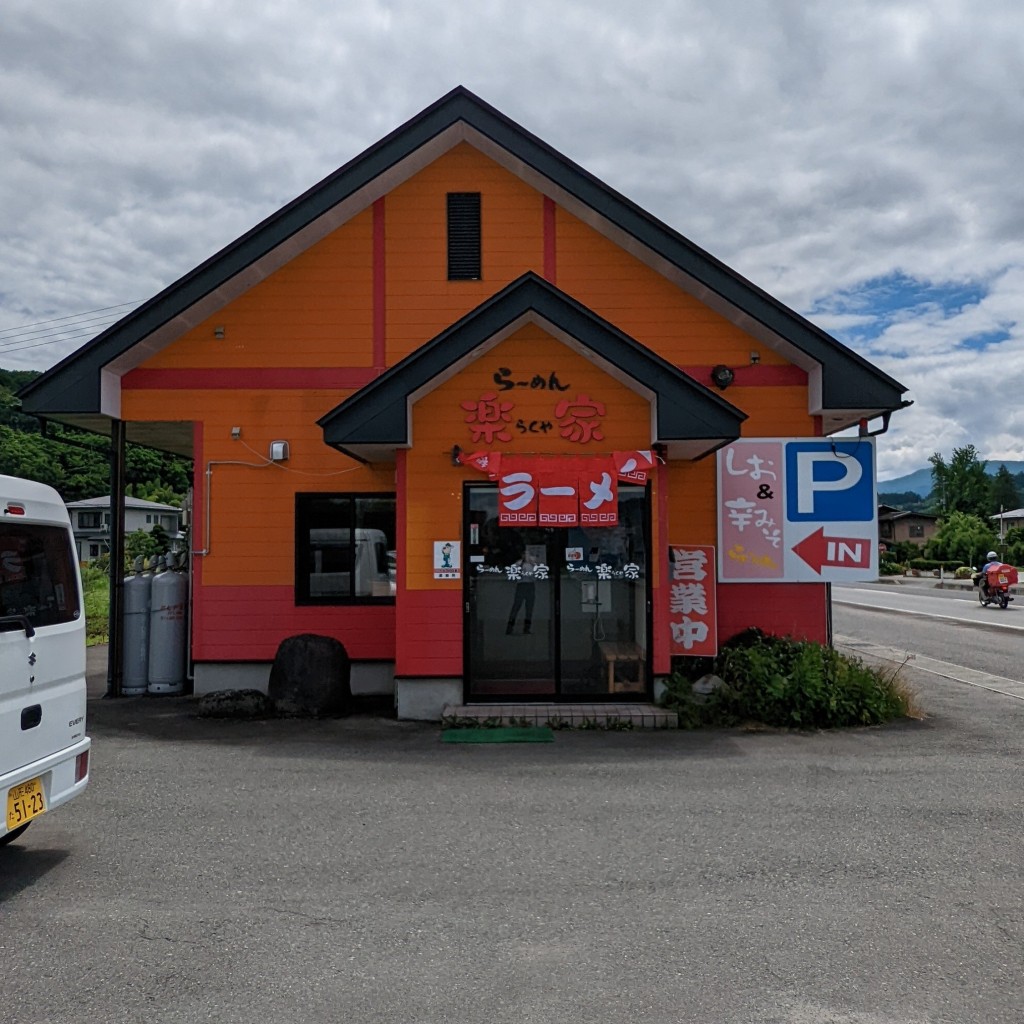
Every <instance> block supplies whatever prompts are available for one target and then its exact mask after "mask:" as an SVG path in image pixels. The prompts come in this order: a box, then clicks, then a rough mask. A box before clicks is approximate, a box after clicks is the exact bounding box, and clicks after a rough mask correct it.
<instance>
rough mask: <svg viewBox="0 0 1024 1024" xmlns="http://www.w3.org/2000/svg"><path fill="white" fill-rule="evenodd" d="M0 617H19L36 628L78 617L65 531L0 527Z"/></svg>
mask: <svg viewBox="0 0 1024 1024" xmlns="http://www.w3.org/2000/svg"><path fill="white" fill-rule="evenodd" d="M0 614H3V615H24V616H25V617H26V618H27V619H28V620H29V622H31V623H32V625H33V626H35V627H37V628H38V627H39V626H52V625H55V624H56V623H60V622H71V621H73V620H74V619H77V618H78V617H79V615H81V608H80V607H79V604H78V577H77V575H76V574H75V559H74V552H73V550H72V547H71V538H70V536H69V535H68V532H67V530H65V529H63V528H62V527H59V526H34V525H31V524H28V523H10V522H5V523H3V525H2V526H0ZM0 628H5V627H3V626H0Z"/></svg>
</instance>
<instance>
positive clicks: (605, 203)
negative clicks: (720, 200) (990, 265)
mask: <svg viewBox="0 0 1024 1024" xmlns="http://www.w3.org/2000/svg"><path fill="white" fill-rule="evenodd" d="M460 121H462V122H464V123H466V124H467V125H469V126H471V127H473V128H474V129H476V130H477V131H478V132H480V133H481V134H482V135H484V136H486V137H488V138H490V139H491V140H492V141H493V142H495V143H496V144H497V145H498V146H500V147H502V148H503V149H505V150H506V151H508V152H509V153H511V154H512V155H513V156H515V157H516V158H517V159H518V160H521V161H522V162H523V163H524V164H526V165H528V166H530V167H532V168H534V170H536V171H537V172H538V173H540V174H541V175H542V176H544V177H547V178H549V179H550V180H551V181H552V182H553V183H554V184H555V185H557V186H558V187H559V188H561V189H563V190H564V191H565V192H567V193H569V194H571V195H573V196H574V197H576V198H577V199H578V200H579V201H580V202H582V203H583V204H585V205H586V206H589V207H591V208H592V209H594V210H595V211H596V212H597V213H599V214H600V215H601V216H603V217H605V218H607V220H608V221H610V222H611V223H612V224H615V225H617V226H618V227H619V228H621V229H622V230H623V231H625V232H627V233H628V234H630V235H633V236H634V237H636V238H637V239H638V240H639V241H641V242H642V243H643V244H644V245H645V246H647V247H649V248H650V249H651V250H652V251H654V252H655V253H658V254H659V255H661V256H662V257H664V258H665V259H666V260H668V261H669V262H670V263H672V264H674V265H675V266H677V267H678V268H679V269H680V270H681V271H683V272H684V273H685V274H687V275H689V276H690V277H692V278H693V279H694V280H696V281H697V282H699V283H700V284H701V285H702V286H703V287H705V288H707V289H709V290H711V291H713V292H715V293H716V294H718V295H719V296H721V297H722V298H723V299H724V300H726V301H727V302H728V303H729V304H731V305H733V306H734V307H735V308H737V309H739V310H741V311H742V312H744V313H746V314H747V315H748V316H750V317H751V318H753V319H754V320H756V321H758V322H759V323H761V324H763V325H764V326H765V327H767V328H768V329H769V330H770V331H772V332H774V333H775V334H777V335H779V336H780V337H782V338H784V339H786V340H787V341H788V342H790V343H791V344H793V345H794V346H796V347H797V348H798V349H800V350H801V351H803V352H805V353H806V354H807V355H808V356H810V357H811V358H812V359H814V360H815V361H817V362H819V363H820V364H821V365H822V367H823V381H822V404H823V407H824V408H830V409H844V408H859V409H860V408H879V409H896V408H898V407H899V406H900V403H901V396H902V394H903V392H904V391H906V388H905V387H903V386H902V385H901V384H899V382H897V381H895V380H893V379H892V378H891V377H889V376H888V375H887V374H885V373H883V372H882V371H881V370H879V369H878V368H876V367H875V366H873V365H872V364H871V363H869V362H868V361H867V360H866V359H864V358H862V357H861V356H860V355H858V354H857V353H856V352H854V351H852V350H851V349H848V348H846V346H844V345H842V344H841V343H840V342H839V341H837V340H836V339H835V338H833V337H831V336H830V335H829V334H826V333H825V332H824V331H822V330H821V329H820V328H818V327H816V326H815V325H814V324H812V323H811V322H810V321H808V320H806V319H805V318H804V317H802V316H800V315H799V314H798V313H796V312H794V311H793V310H791V309H789V308H788V307H786V306H785V305H783V304H782V303H781V302H779V301H778V300H776V299H774V298H772V297H771V296H770V295H769V294H768V293H767V292H764V291H762V290H761V289H760V288H758V287H757V286H756V285H754V284H752V283H751V282H750V281H748V280H746V279H745V278H743V277H742V276H740V275H739V274H737V273H736V272H735V271H733V270H731V269H730V268H729V267H727V266H726V265H725V264H724V263H722V262H721V261H719V260H718V259H716V258H715V257H713V256H711V255H710V254H709V253H707V252H705V251H704V250H703V249H701V248H700V247H699V246H697V245H695V244H694V243H692V242H690V241H689V240H688V239H686V238H684V237H683V236H682V235H680V234H679V233H678V232H676V231H674V230H673V229H672V228H669V227H668V226H667V225H665V224H663V223H662V222H661V221H659V220H657V219H656V218H655V217H653V216H651V215H650V214H648V213H646V212H645V211H644V210H642V209H641V208H640V207H639V206H637V205H636V204H635V203H633V202H632V201H630V200H629V199H627V198H625V197H624V196H622V195H621V194H620V193H618V192H616V191H615V190H614V189H612V188H610V187H609V186H607V185H605V184H604V183H603V182H601V181H600V180H599V179H598V178H596V177H594V175H592V174H591V173H590V172H588V171H586V170H584V169H583V168H582V167H580V166H579V165H578V164H575V163H574V162H573V161H571V160H569V159H568V158H567V157H565V156H563V155H562V154H560V153H559V152H557V151H556V150H555V149H553V148H552V147H551V146H549V145H548V144H547V143H545V142H543V141H542V140H541V139H539V138H538V137H536V136H535V135H533V134H531V133H530V132H528V131H526V130H525V129H524V128H522V127H521V126H520V125H518V124H516V123H515V122H514V121H512V120H511V119H510V118H508V117H506V116H505V115H504V114H502V113H501V112H500V111H498V110H497V109H495V108H494V107H492V106H490V105H489V104H487V103H485V102H484V101H483V100H481V99H480V98H479V97H477V96H475V95H474V94H473V93H471V92H470V91H469V90H468V89H465V88H464V87H462V86H459V87H457V88H455V89H453V90H452V91H451V92H449V93H448V94H447V95H446V96H443V97H442V98H441V99H439V100H438V101H436V102H435V103H433V104H431V105H430V106H429V107H427V108H426V109H425V110H423V111H422V112H421V113H419V114H417V115H416V116H415V117H413V118H411V119H410V120H409V121H407V122H406V123H405V124H403V125H402V126H401V127H399V128H397V129H395V130H394V131H393V132H391V133H390V134H389V135H387V136H385V137H384V138H383V139H381V140H380V141H379V142H377V143H375V144H374V145H372V146H370V148H369V149H367V150H365V151H364V152H363V153H362V154H361V155H359V156H357V157H355V158H354V159H352V160H350V161H349V162H348V163H346V164H345V165H343V166H342V167H340V168H339V169H338V170H337V171H335V172H333V173H332V174H330V175H328V176H327V177H326V178H324V179H323V180H322V181H321V182H319V183H318V184H316V185H314V186H313V187H312V188H310V189H309V190H307V191H306V192H304V193H303V194H302V195H300V196H298V197H297V198H296V199H294V200H292V201H291V202H290V203H288V204H287V205H286V206H284V207H282V209H280V210H279V211H277V212H276V213H274V214H272V215H271V216H270V217H268V218H267V219H266V220H264V221H262V222H261V223H260V224H258V225H256V226H255V227H254V228H252V229H251V230H249V231H248V232H246V233H245V234H244V235H242V236H241V237H240V238H238V239H237V240H236V241H234V242H232V243H231V244H230V245H228V246H226V247H225V248H223V249H221V250H220V252H218V253H216V254H215V255H214V256H211V257H210V258H209V259H208V260H206V261H205V262H204V263H202V264H200V265H199V266H198V267H196V268H195V269H194V270H192V271H190V272H189V273H188V274H186V275H185V276H184V277H182V278H181V279H180V280H178V281H177V282H175V283H174V284H172V285H170V286H169V287H168V288H165V289H164V290H163V291H162V292H160V293H159V294H158V295H156V296H154V297H153V298H152V299H150V300H148V301H147V302H145V303H143V304H142V305H141V306H139V307H138V308H137V309H136V310H134V311H133V312H132V313H129V314H128V315H127V316H126V317H124V318H123V319H121V320H120V321H118V322H117V323H116V324H114V325H113V326H111V327H109V328H108V329H107V330H105V331H104V332H103V333H102V334H100V335H98V336H97V337H96V338H94V339H93V340H92V341H90V342H88V343H87V344H86V345H85V346H83V347H82V348H81V349H79V350H78V351H77V352H74V353H72V354H71V355H69V356H67V357H66V358H65V359H63V360H62V361H61V362H59V363H58V364H57V365H56V366H54V367H52V368H51V369H50V370H48V371H46V373H44V374H43V375H42V376H41V377H38V378H36V380H34V381H33V382H31V383H30V384H28V385H26V386H25V388H23V389H22V391H21V392H20V393H19V394H20V395H21V397H22V399H23V405H24V408H25V410H26V411H27V412H34V413H37V414H44V413H48V412H95V411H98V410H99V403H100V384H99V377H100V374H99V371H100V369H102V367H103V366H104V365H106V364H107V363H109V362H110V361H111V360H113V359H115V358H116V357H117V356H119V355H121V354H122V353H124V352H126V351H128V350H129V349H130V348H131V347H132V346H133V345H135V344H137V343H138V342H139V341H141V340H142V339H143V338H145V337H146V336H147V335H149V334H151V333H153V332H154V331H155V330H157V329H158V328H160V327H162V326H163V325H165V324H166V323H168V322H169V321H171V320H172V319H173V318H174V317H176V316H178V315H179V314H181V313H182V312H184V311H185V310H186V309H188V308H189V307H190V306H191V305H193V304H194V303H196V302H198V301H199V300H200V299H202V298H204V297H205V296H207V295H209V294H210V293H211V292H213V291H215V290H216V289H217V288H218V287H220V286H221V285H223V284H224V283H225V282H227V281H228V280H230V279H231V278H232V277H234V276H235V275H236V274H238V273H240V272H241V271H243V270H245V269H246V268H247V267H249V266H250V265H252V264H253V263H254V262H256V261H257V260H258V259H260V258H261V257H263V256H265V255H266V254H267V253H269V252H270V251H272V250H273V249H274V248H276V247H277V246H278V245H280V244H281V243H283V242H284V241H286V240H287V239H288V238H290V237H291V236H292V235H294V234H295V233H296V232H298V231H300V230H301V229H302V228H304V227H306V226H307V225H309V224H310V223H312V222H313V221H314V220H316V219H317V218H318V217H320V216H321V215H323V214H324V213H326V212H327V211H328V210H330V209H331V208H332V207H334V206H336V205H337V204H338V203H339V202H341V201H343V200H344V199H345V198H347V197H349V196H351V195H352V194H353V193H355V192H356V191H358V190H359V189H360V188H362V187H364V186H365V185H367V184H369V183H370V182H371V181H373V180H374V179H375V178H377V177H378V176H379V175H381V174H382V173H383V172H385V171H386V170H387V169H388V168H390V167H392V166H394V165H395V164H397V163H399V162H400V161H401V160H403V159H404V158H406V157H408V156H409V155H410V154H412V153H413V152H415V151H416V150H417V149H418V148H419V147H421V146H422V145H424V144H425V143H427V142H428V141H429V140H430V139H432V138H434V137H435V136H437V135H438V134H439V133H441V132H442V131H444V130H445V129H447V128H449V127H451V126H452V125H454V124H456V123H457V122H460Z"/></svg>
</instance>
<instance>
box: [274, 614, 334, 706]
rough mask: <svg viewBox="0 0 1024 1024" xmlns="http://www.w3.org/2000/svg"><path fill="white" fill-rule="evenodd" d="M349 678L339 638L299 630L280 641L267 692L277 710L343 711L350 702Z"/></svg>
mask: <svg viewBox="0 0 1024 1024" xmlns="http://www.w3.org/2000/svg"><path fill="white" fill-rule="evenodd" d="M351 678H352V666H351V663H350V662H349V657H348V652H347V651H346V650H345V647H344V645H343V644H342V643H341V642H340V641H339V640H335V639H334V638H333V637H329V636H318V635H317V634H316V633H302V634H300V635H299V636H290V637H288V638H287V639H286V640H282V641H281V644H280V646H279V647H278V649H277V654H276V656H275V657H274V664H273V666H272V667H271V669H270V684H269V686H268V687H267V693H268V694H269V696H270V699H271V700H272V701H273V702H274V706H275V707H276V708H277V712H278V714H282V715H300V716H304V717H305V716H311V717H313V718H326V717H332V716H336V715H347V714H348V713H349V711H350V710H351V705H352V685H351Z"/></svg>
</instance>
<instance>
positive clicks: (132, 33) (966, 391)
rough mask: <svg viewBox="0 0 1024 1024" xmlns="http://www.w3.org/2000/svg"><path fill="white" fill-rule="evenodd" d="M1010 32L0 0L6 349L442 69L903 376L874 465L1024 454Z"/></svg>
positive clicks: (941, 3)
mask: <svg viewBox="0 0 1024 1024" xmlns="http://www.w3.org/2000/svg"><path fill="white" fill-rule="evenodd" d="M1022 40H1024V6H1022V5H1021V4H1020V3H1019V0H982V2H980V3H979V2H978V0H921V2H918V0H910V2H898V0H878V2H874V0H844V2H843V3H839V2H836V0H635V2H634V3H632V4H623V3H622V2H621V0H615V2H611V0H585V2H576V0H546V2H544V3H531V2H530V0H474V2H473V3H468V2H466V0H462V2H460V0H455V2H452V0H446V2H443V3H442V2H439V0H345V2H343V3H338V2H336V0H297V2H291V0H263V2H261V3H253V2H252V0H244V2H243V0H164V2H163V3H160V4H148V3H140V2H139V0H102V2H97V3H83V2H81V0H48V2H46V3H40V2H39V0H4V3H3V7H2V10H0V154H2V158H0V366H2V367H4V368H6V369H15V368H35V369H45V368H47V367H49V366H52V365H53V364H54V363H55V362H57V361H58V359H60V358H61V357H63V356H64V355H66V354H67V353H68V352H70V351H72V350H73V349H75V348H77V347H78V346H79V345H81V344H83V343H84V342H85V341H87V340H88V339H89V338H90V337H91V336H92V335H93V334H94V333H95V332H96V331H97V330H98V329H100V328H102V327H103V326H105V325H106V324H108V323H110V322H112V321H113V319H116V318H117V317H118V316H120V315H122V314H123V313H125V312H127V311H128V310H129V309H130V308H131V307H132V306H133V305H134V304H136V303H138V302H140V301H142V300H143V299H146V298H148V297H150V296H151V295H153V294H154V293H155V292H157V291H158V290H160V289H161V288H163V287H164V286H166V285H167V284H170V283H171V282H172V281H174V280H176V279H177V278H178V277H180V276H181V275H182V274H183V273H185V272H187V271H188V270H190V269H192V267H194V266H195V265H197V264H198V263H200V262H201V261H202V260H203V259H205V258H206V257H207V256H209V255H211V254H212V253H213V252H215V251H216V250H218V249H219V248H221V247H222V246H223V245H225V244H227V243H228V242H230V241H232V240H233V239H235V238H236V237H237V236H238V235H240V234H242V233H243V232H244V231H245V230H246V229H248V228H249V227H251V226H252V225H254V224H255V223H257V222H258V221H260V220H262V219H263V218H264V217H265V216H267V215H268V214H270V213H272V212H274V211H275V210H277V209H278V208H279V207H281V206H282V205H283V204H284V203H286V202H287V201H288V200H290V199H292V198H294V197H295V196H296V195H298V194H299V193H300V192H302V191H304V190H305V189H306V188H308V187H309V186H310V185H312V184H314V183H315V182H317V181H318V180H320V178H322V177H323V176H324V175H326V174H328V173H330V172H331V171H332V170H334V169H335V168H336V167H338V166H340V165H341V164H342V163H344V162H346V161H347V160H349V159H350V158H351V157H353V156H355V155H357V154H358V153H359V152H361V151H362V150H363V149H365V148H366V147H367V146H368V145H370V144H371V143H373V142H375V141H376V140H377V139H379V138H380V137H381V136H383V135H384V134H386V133H387V132H389V131H391V130H392V129H393V128H395V127H397V126H398V125H399V124H401V123H402V122H403V121H405V120H406V119H407V118H409V117H411V116H412V115H414V114H416V113H418V112H419V111H420V110H421V109H422V108H423V107H425V106H427V105H428V104H429V103H431V102H433V101H434V100H435V99H437V98H438V97H440V96H441V95H443V94H444V93H446V92H447V91H448V90H449V89H451V88H452V87H453V86H455V85H459V84H461V85H464V86H466V87H467V88H469V89H471V90H473V91H474V92H476V93H477V94H478V95H480V96H481V97H482V98H483V99H485V100H487V101H488V102H490V103H492V104H493V105H495V106H497V107H498V108H499V109H501V110H502V111H504V112H505V113H506V114H508V115H509V116H510V117H512V118H513V119H514V120H516V121H518V122H519V123H520V124H521V125H523V126H524V127H525V128H527V129H529V130H530V131H532V132H534V133H536V134H537V135H540V136H541V137H542V138H543V139H545V140H546V141H547V142H548V143H550V144H551V145H552V146H554V147H555V148H556V149H558V150H560V151H561V152H562V153H564V154H566V155H567V156H569V157H571V158H572V159H574V160H576V161H577V162H579V163H581V164H582V165H583V166H584V167H586V168H587V169H588V170H590V171H592V172H593V173H595V174H597V175H598V176H599V177H600V178H602V179H603V180H604V181H606V182H607V183H608V184H610V185H611V186H613V187H614V188H616V189H618V190H619V191H621V192H623V193H625V194H626V195H627V196H628V197H629V198H631V199H633V200H634V201H636V202H637V203H639V204H640V205H641V206H643V207H645V208H646V209H648V210H649V211H650V212H651V213H653V214H655V215H656V216H658V217H660V218H661V219H662V220H664V221H666V222H667V223H668V224H670V225H671V226H672V227H674V228H676V229H677V230H679V231H681V232H682V233H683V234H684V235H686V236H688V237H689V238H690V239H692V240H693V241H694V242H696V243H697V244H699V245H701V246H703V247H704V248H706V249H708V250H709V251H710V252H712V253H713V254H714V255H715V256H717V257H719V258H720V259H722V260H724V261H725V262H726V263H728V264H729V265H730V266H732V267H733V268H735V269H736V270H738V271H739V272H740V273H742V274H744V275H746V276H747V277H749V278H750V279H751V280H753V281H754V282H755V283H756V284H759V285H760V286H761V287H763V288H765V289H766V290H767V291H769V292H771V293H772V294H774V295H775V296H777V297H778V298H779V299H781V300H782V301H784V302H786V303H788V304H789V305H790V306H792V307H793V308H794V309H796V310H798V311H800V312H801V313H803V314H805V315H806V316H808V317H810V318H811V319H812V320H814V321H815V322H816V323H818V324H819V325H820V326H822V327H824V328H825V329H826V330H829V331H831V332H832V333H833V334H834V335H835V336H836V337H838V338H839V339H840V340H842V341H843V342H845V343H846V344H848V345H851V346H852V347H854V348H856V349H857V350H858V351H860V352H861V353H863V354H864V355H865V356H867V357H868V358H869V359H871V360H872V361H874V362H875V363H876V364H877V365H879V366H880V367H882V368H883V369H884V370H886V371H887V372H888V373H890V374H891V375H892V376H894V377H896V378H897V379H898V380H900V381H901V382H902V383H904V384H905V385H907V387H908V388H909V396H908V397H910V398H912V399H913V400H914V402H915V405H914V406H913V408H912V409H910V410H908V411H905V412H901V413H898V414H896V415H894V417H893V420H892V426H891V428H890V430H889V433H888V434H887V435H885V437H883V438H880V439H879V477H880V478H881V479H882V480H885V479H891V478H893V477H896V476H899V475H901V474H903V473H906V472H910V471H912V470H914V469H918V468H921V467H922V466H925V465H926V464H927V458H928V456H929V455H930V454H931V453H932V452H934V451H940V452H942V453H943V455H944V456H946V457H947V458H948V456H949V455H950V454H951V452H952V449H953V447H955V446H961V445H964V444H967V443H973V444H975V445H976V446H977V448H978V450H979V452H980V453H981V455H982V457H987V458H989V459H992V460H1000V459H1024V402H1021V401H1020V396H1021V395H1022V394H1024V323H1022V321H1024V186H1022V184H1021V183H1022V181H1024V124H1022V122H1024V95H1022V94H1024V43H1022ZM993 392H994V393H996V394H998V395H1000V396H1002V397H1001V399H1000V400H999V401H993V400H992V398H990V397H986V398H985V399H984V400H979V396H980V395H983V394H991V393H993ZM998 405H1002V408H1001V409H998V411H997V408H996V407H997V406H998Z"/></svg>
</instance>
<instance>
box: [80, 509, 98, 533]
mask: <svg viewBox="0 0 1024 1024" xmlns="http://www.w3.org/2000/svg"><path fill="white" fill-rule="evenodd" d="M99 525H100V514H99V512H79V513H78V528H79V529H80V530H95V529H96V528H97V527H98V526H99Z"/></svg>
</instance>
